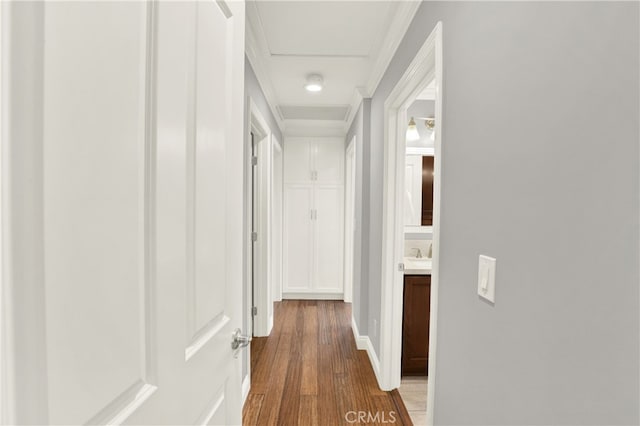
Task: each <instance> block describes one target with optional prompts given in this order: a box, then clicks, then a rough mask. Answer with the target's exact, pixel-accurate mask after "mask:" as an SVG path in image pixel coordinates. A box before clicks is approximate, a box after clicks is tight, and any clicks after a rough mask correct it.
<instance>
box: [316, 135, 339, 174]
mask: <svg viewBox="0 0 640 426" xmlns="http://www.w3.org/2000/svg"><path fill="white" fill-rule="evenodd" d="M313 150H314V153H315V155H314V164H313V168H314V170H316V172H317V179H316V181H317V182H318V183H321V184H323V183H329V184H336V185H343V184H344V141H343V140H342V139H321V140H318V141H317V142H316V143H314V146H313Z"/></svg>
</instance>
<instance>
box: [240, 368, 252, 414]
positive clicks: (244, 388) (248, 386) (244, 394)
mask: <svg viewBox="0 0 640 426" xmlns="http://www.w3.org/2000/svg"><path fill="white" fill-rule="evenodd" d="M250 389H251V381H250V380H249V374H247V375H246V377H245V378H244V380H243V381H242V406H243V407H244V403H245V402H246V401H247V397H248V396H249V390H250Z"/></svg>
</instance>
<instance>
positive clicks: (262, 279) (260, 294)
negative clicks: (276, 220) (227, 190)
mask: <svg viewBox="0 0 640 426" xmlns="http://www.w3.org/2000/svg"><path fill="white" fill-rule="evenodd" d="M247 109H248V111H247V114H248V115H247V117H248V120H247V126H248V127H247V132H246V134H247V142H246V143H247V147H248V149H247V157H246V158H245V164H247V165H248V167H247V176H246V179H247V182H248V190H247V194H246V198H247V203H246V206H247V212H246V213H247V221H246V222H247V223H246V224H245V225H246V227H247V228H246V229H247V237H248V241H247V245H248V247H247V252H246V255H247V256H248V257H247V271H246V273H247V286H246V289H247V293H246V294H247V297H249V295H251V294H252V293H251V292H252V291H253V295H254V297H255V300H254V301H253V302H254V305H253V306H256V307H257V308H258V314H257V315H256V316H255V317H254V318H253V330H252V332H251V334H252V335H253V336H261V337H262V336H268V335H269V333H270V332H271V328H272V326H273V305H271V309H269V306H270V305H269V304H270V303H273V298H272V294H271V293H272V291H271V276H270V270H271V264H270V262H271V260H270V259H271V250H269V244H270V241H271V237H270V228H271V226H270V217H271V211H270V204H271V193H270V190H269V188H270V187H271V183H272V182H271V176H270V174H271V160H272V158H271V157H272V156H271V129H270V127H269V125H268V124H267V121H266V120H265V118H264V116H263V115H262V113H261V111H260V109H259V108H258V107H257V105H256V104H255V102H254V101H253V99H252V98H251V97H249V98H248V100H247ZM252 132H253V133H254V135H255V136H256V138H257V140H256V141H255V143H256V146H257V148H256V149H257V151H258V154H257V155H258V167H257V170H256V173H258V187H259V190H258V196H259V203H258V204H259V206H258V209H259V212H258V216H259V218H258V229H259V232H258V242H257V248H256V250H257V252H258V253H259V254H258V256H257V257H258V259H257V265H258V266H257V267H256V271H252V268H253V267H254V256H253V250H252V248H253V244H252V242H251V232H252V231H253V229H252V223H251V222H252V220H251V217H252V214H253V209H254V205H253V198H252V190H251V188H252V185H253V179H252V170H251V168H252V167H253V166H252V165H251V133H252ZM252 272H253V273H254V274H253V276H254V277H258V279H257V280H255V281H256V282H255V284H254V282H253V281H254V280H252V279H251V277H252ZM246 315H247V320H248V322H247V324H251V321H252V318H251V315H252V314H251V306H249V309H248V312H246Z"/></svg>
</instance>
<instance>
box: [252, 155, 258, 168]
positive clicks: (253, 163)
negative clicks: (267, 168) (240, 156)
mask: <svg viewBox="0 0 640 426" xmlns="http://www.w3.org/2000/svg"><path fill="white" fill-rule="evenodd" d="M251 165H252V166H257V165H258V157H256V156H253V157H251Z"/></svg>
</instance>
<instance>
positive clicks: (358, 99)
mask: <svg viewBox="0 0 640 426" xmlns="http://www.w3.org/2000/svg"><path fill="white" fill-rule="evenodd" d="M362 99H364V96H362V90H361V89H359V88H356V90H354V91H353V96H352V97H351V102H350V103H349V105H350V106H349V114H348V115H347V119H346V120H345V123H344V133H345V134H347V133H348V132H349V129H350V128H351V124H353V119H354V118H355V117H356V114H357V113H358V109H359V108H360V104H361V103H362Z"/></svg>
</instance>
